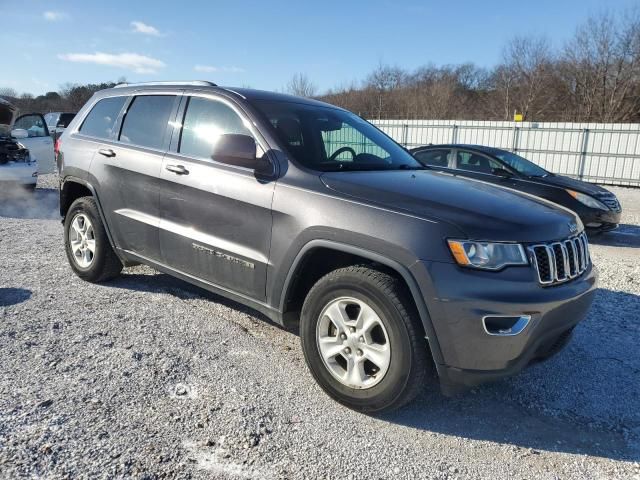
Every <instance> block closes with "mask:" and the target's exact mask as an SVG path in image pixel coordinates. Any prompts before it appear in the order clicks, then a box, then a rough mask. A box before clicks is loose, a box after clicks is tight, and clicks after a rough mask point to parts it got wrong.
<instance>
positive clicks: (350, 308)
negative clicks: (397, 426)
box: [300, 266, 430, 412]
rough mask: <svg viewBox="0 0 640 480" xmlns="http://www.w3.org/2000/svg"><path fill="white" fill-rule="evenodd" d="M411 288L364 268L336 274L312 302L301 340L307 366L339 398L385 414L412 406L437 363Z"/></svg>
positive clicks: (307, 305) (316, 287) (306, 304)
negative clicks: (430, 352)
mask: <svg viewBox="0 0 640 480" xmlns="http://www.w3.org/2000/svg"><path fill="white" fill-rule="evenodd" d="M422 332H423V330H422V327H421V324H420V320H419V318H418V315H417V312H416V309H415V306H414V304H413V302H412V301H411V300H410V298H409V296H408V294H407V292H406V288H405V286H404V283H403V282H401V281H400V280H399V279H398V278H396V277H393V276H391V275H389V274H387V273H385V272H382V271H379V270H375V269H372V268H368V267H364V266H352V267H346V268H341V269H338V270H335V271H333V272H331V273H329V274H327V275H326V276H324V277H323V278H321V279H320V280H319V281H318V282H317V283H316V284H315V285H314V286H313V288H312V289H311V291H310V292H309V294H308V295H307V298H306V299H305V302H304V305H303V308H302V315H301V324H300V337H301V341H302V348H303V351H304V355H305V359H306V361H307V365H308V366H309V369H310V370H311V373H312V374H313V376H314V378H315V379H316V381H317V382H318V383H319V384H320V386H321V387H322V388H323V389H324V390H325V391H326V392H327V393H328V394H329V395H330V396H331V397H333V398H334V399H336V400H337V401H339V402H340V403H343V404H344V405H346V406H348V407H349V408H353V409H355V410H359V411H368V412H381V411H385V410H392V409H395V408H399V407H401V406H402V405H404V404H406V403H408V402H409V401H411V400H412V399H413V398H414V397H415V396H416V395H417V394H418V392H419V391H420V389H421V388H422V387H423V385H424V382H425V377H426V373H427V371H428V369H429V366H430V363H429V362H428V357H427V351H428V350H427V348H428V347H427V345H426V342H425V340H424V335H423V333H422Z"/></svg>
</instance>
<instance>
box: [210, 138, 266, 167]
mask: <svg viewBox="0 0 640 480" xmlns="http://www.w3.org/2000/svg"><path fill="white" fill-rule="evenodd" d="M211 158H212V159H214V160H215V161H216V162H222V163H227V164H229V165H235V166H237V167H245V168H251V169H252V170H264V168H265V164H267V163H268V162H266V161H265V160H263V159H261V158H257V157H256V142H255V140H254V139H253V137H250V136H249V135H240V134H236V133H227V134H224V135H220V138H219V139H218V141H217V142H216V144H215V146H214V147H213V153H212V154H211Z"/></svg>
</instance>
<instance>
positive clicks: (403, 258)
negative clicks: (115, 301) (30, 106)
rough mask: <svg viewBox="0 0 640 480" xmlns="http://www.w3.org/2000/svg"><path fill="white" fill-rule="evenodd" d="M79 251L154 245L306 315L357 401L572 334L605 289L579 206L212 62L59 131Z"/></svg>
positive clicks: (315, 363)
mask: <svg viewBox="0 0 640 480" xmlns="http://www.w3.org/2000/svg"><path fill="white" fill-rule="evenodd" d="M57 161H58V164H59V168H60V173H61V188H60V208H61V214H62V216H63V218H64V239H65V247H66V252H67V256H68V258H69V263H70V265H71V267H72V269H73V270H74V271H75V273H76V274H77V275H78V276H80V277H81V278H83V279H85V280H88V281H91V282H100V281H105V280H108V279H111V278H113V277H115V276H116V275H118V274H119V273H120V271H121V270H122V268H123V266H127V265H132V264H136V263H144V264H147V265H150V266H152V267H154V268H155V269H157V270H160V271H163V272H166V273H169V274H171V275H174V276H176V277H178V278H181V279H183V280H186V281H187V282H191V283H193V284H195V285H199V286H201V287H203V288H205V289H208V290H210V291H212V292H216V293H218V294H220V295H223V296H225V297H228V298H231V299H233V300H235V301H237V302H239V303H242V304H245V305H248V306H250V307H252V308H254V309H256V310H258V311H260V312H263V313H264V314H266V315H267V316H268V317H269V318H271V319H273V321H275V322H278V323H280V324H285V325H289V324H293V323H297V322H299V330H300V337H301V342H302V348H303V352H304V356H305V359H306V361H307V364H308V366H309V369H310V371H311V373H312V375H313V376H314V377H315V379H316V380H317V381H318V383H319V384H320V385H321V386H322V388H323V389H324V390H325V391H326V392H327V393H328V394H329V395H331V396H332V397H333V398H335V399H337V400H338V401H340V402H342V403H344V404H345V405H347V406H349V407H351V408H354V409H358V410H366V411H382V410H388V409H391V408H396V407H399V406H401V405H403V404H404V403H406V402H408V401H409V400H411V399H412V398H413V397H414V396H415V394H416V393H417V392H418V391H419V389H421V388H423V385H425V384H427V383H428V376H429V375H428V374H429V371H430V370H431V369H434V370H435V372H436V373H437V375H438V377H439V381H440V384H441V387H442V389H443V391H444V392H445V393H450V392H452V391H455V390H457V389H458V388H459V387H460V386H470V385H475V384H477V383H480V382H483V381H486V380H490V379H495V378H499V377H502V376H505V375H510V374H513V373H515V372H517V371H519V370H520V369H522V368H523V367H525V366H526V365H527V364H528V363H529V362H530V361H532V360H534V359H536V358H544V357H547V356H549V355H551V354H552V353H554V352H556V351H558V350H559V349H560V348H561V347H562V346H563V345H564V344H566V342H567V341H568V339H569V337H570V334H571V331H572V329H573V328H574V326H575V325H576V324H577V323H578V322H579V321H580V320H581V319H582V318H583V317H584V315H585V313H586V312H587V310H588V308H589V306H590V304H591V301H592V299H593V294H594V288H595V282H596V273H595V271H594V269H593V267H592V264H591V260H590V256H589V246H588V243H587V238H586V236H585V234H584V228H583V225H582V223H581V222H580V220H579V219H578V218H577V217H576V215H575V214H574V213H572V212H570V211H569V210H566V209H563V208H562V207H558V206H557V205H555V204H552V203H550V202H548V201H545V200H542V199H537V198H535V197H532V196H529V195H523V194H520V193H518V192H514V191H511V190H507V189H501V188H498V187H495V186H492V185H489V184H486V183H484V182H479V181H476V180H473V179H468V178H461V177H456V176H453V175H451V174H447V173H442V172H435V171H432V170H425V169H424V168H423V167H422V166H421V165H420V164H419V163H418V162H417V161H416V160H415V159H414V158H413V157H412V156H411V155H410V154H409V153H408V152H407V151H406V150H404V149H403V148H402V147H400V146H399V145H398V144H397V143H395V142H394V141H393V140H391V139H390V138H389V137H387V136H386V135H385V134H383V133H382V132H381V131H379V130H377V129H376V128H375V127H373V126H372V125H371V124H369V123H368V122H366V121H365V120H363V119H361V118H359V117H358V116H357V115H354V114H353V113H350V112H348V111H346V110H343V109H340V108H336V107H333V106H331V105H328V104H326V103H322V102H318V101H314V100H308V99H302V98H296V97H292V96H288V95H282V94H275V93H268V92H261V91H256V90H249V89H230V88H222V87H218V86H216V85H214V84H212V83H209V82H173V83H150V84H139V85H122V86H118V87H115V88H112V89H108V90H103V91H101V92H98V93H97V94H95V95H94V96H93V98H91V100H90V101H89V102H88V103H87V104H86V105H85V106H84V107H83V109H82V110H81V111H80V112H79V113H78V115H77V116H76V118H75V119H74V120H73V121H72V123H71V124H70V125H69V127H68V128H67V129H66V130H65V132H64V134H63V135H62V137H61V140H60V142H59V144H58V157H57Z"/></svg>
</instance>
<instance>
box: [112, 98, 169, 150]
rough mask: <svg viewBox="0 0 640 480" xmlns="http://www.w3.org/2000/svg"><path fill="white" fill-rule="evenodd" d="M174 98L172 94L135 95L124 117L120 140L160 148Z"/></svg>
mask: <svg viewBox="0 0 640 480" xmlns="http://www.w3.org/2000/svg"><path fill="white" fill-rule="evenodd" d="M175 98H176V97H175V96H173V95H140V96H138V97H135V98H134V99H133V102H132V103H131V105H130V106H129V108H128V109H127V114H126V115H125V117H124V121H123V123H122V130H121V131H120V141H121V142H124V143H131V144H133V145H138V146H141V147H147V148H154V149H157V150H159V149H161V148H162V146H163V143H164V136H165V133H166V131H167V124H168V123H169V117H170V115H171V110H173V104H174V101H175Z"/></svg>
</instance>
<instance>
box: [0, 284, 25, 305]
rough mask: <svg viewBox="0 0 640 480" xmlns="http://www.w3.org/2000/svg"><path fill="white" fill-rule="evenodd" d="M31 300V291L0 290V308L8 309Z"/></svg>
mask: <svg viewBox="0 0 640 480" xmlns="http://www.w3.org/2000/svg"><path fill="white" fill-rule="evenodd" d="M29 298H31V290H27V289H25V288H0V307H8V306H10V305H17V304H18V303H22V302H25V301H27V300H29Z"/></svg>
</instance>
